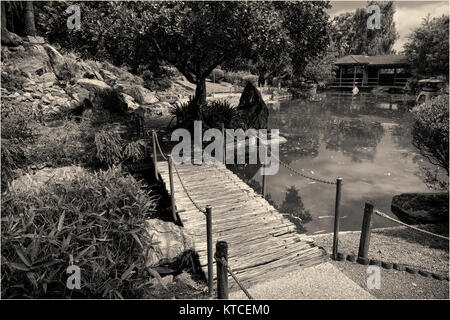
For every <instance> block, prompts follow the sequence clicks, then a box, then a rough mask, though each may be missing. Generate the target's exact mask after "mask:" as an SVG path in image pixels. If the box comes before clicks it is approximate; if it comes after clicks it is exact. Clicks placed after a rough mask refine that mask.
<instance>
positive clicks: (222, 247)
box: [216, 241, 228, 299]
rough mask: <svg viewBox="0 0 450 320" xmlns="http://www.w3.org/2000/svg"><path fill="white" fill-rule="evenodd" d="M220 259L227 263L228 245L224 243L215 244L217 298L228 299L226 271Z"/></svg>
mask: <svg viewBox="0 0 450 320" xmlns="http://www.w3.org/2000/svg"><path fill="white" fill-rule="evenodd" d="M222 259H225V261H228V244H227V243H226V242H225V241H217V242H216V265H217V298H218V299H228V270H227V266H226V265H224V264H223V263H222Z"/></svg>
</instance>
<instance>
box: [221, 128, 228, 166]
mask: <svg viewBox="0 0 450 320" xmlns="http://www.w3.org/2000/svg"><path fill="white" fill-rule="evenodd" d="M221 125H222V163H223V164H225V160H226V159H225V154H226V149H227V148H226V143H225V126H224V124H223V122H222V124H221Z"/></svg>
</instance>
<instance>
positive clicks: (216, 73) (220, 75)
mask: <svg viewBox="0 0 450 320" xmlns="http://www.w3.org/2000/svg"><path fill="white" fill-rule="evenodd" d="M224 77H225V72H224V71H223V70H222V69H214V70H213V71H212V72H211V73H210V74H209V75H208V79H210V80H211V81H215V82H220V81H222V80H224Z"/></svg>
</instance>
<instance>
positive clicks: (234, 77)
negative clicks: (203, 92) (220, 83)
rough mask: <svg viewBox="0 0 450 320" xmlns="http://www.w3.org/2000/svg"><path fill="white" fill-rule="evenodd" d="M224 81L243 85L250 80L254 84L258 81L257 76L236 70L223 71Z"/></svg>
mask: <svg viewBox="0 0 450 320" xmlns="http://www.w3.org/2000/svg"><path fill="white" fill-rule="evenodd" d="M224 81H226V82H229V83H232V84H236V85H239V86H241V87H245V85H246V84H247V82H249V81H250V82H252V83H254V84H257V83H258V76H255V75H252V74H251V73H248V72H244V71H238V72H232V71H230V72H225V74H224Z"/></svg>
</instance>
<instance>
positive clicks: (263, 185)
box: [261, 167, 266, 198]
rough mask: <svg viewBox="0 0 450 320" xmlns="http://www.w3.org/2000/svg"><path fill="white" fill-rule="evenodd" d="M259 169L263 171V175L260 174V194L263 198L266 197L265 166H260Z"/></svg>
mask: <svg viewBox="0 0 450 320" xmlns="http://www.w3.org/2000/svg"><path fill="white" fill-rule="evenodd" d="M261 170H262V171H263V173H264V174H263V175H262V190H261V194H262V197H263V198H265V197H266V175H265V172H264V171H265V167H263V168H261Z"/></svg>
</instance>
